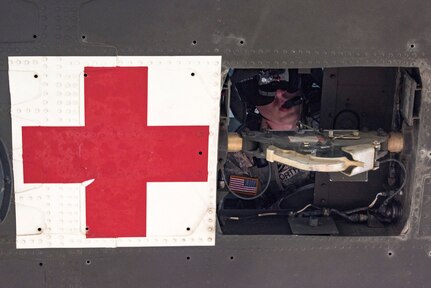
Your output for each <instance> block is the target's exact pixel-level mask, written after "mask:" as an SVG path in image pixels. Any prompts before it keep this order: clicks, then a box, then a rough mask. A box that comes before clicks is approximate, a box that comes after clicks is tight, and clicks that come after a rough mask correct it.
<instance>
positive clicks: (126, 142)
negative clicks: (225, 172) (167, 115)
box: [22, 67, 209, 238]
mask: <svg viewBox="0 0 431 288" xmlns="http://www.w3.org/2000/svg"><path fill="white" fill-rule="evenodd" d="M85 73H86V75H87V77H86V78H85V80H84V91H85V126H84V127H22V138H23V161H24V183H82V182H83V181H86V180H90V179H95V181H94V182H93V183H92V184H90V185H89V186H87V187H86V225H87V226H88V232H87V237H88V238H104V237H107V238H113V237H145V236H146V221H147V219H146V218H147V215H146V210H147V209H146V185H147V182H197V181H198V182H206V181H207V179H208V137H209V127H208V126H148V125H147V86H148V85H147V84H148V83H147V82H148V68H147V67H86V68H85ZM166 81H167V83H166V84H165V85H169V83H168V81H169V80H168V79H167V80H166ZM175 93H176V92H175V87H172V94H173V95H172V97H181V96H180V95H175ZM158 113H159V115H160V117H162V115H163V113H164V111H158ZM185 113H187V111H185ZM171 216H174V215H171Z"/></svg>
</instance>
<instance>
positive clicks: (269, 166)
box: [221, 162, 272, 200]
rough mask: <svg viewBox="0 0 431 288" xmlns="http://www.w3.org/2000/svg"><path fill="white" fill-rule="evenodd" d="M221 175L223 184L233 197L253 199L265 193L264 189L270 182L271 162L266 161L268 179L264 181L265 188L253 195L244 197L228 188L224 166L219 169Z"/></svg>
mask: <svg viewBox="0 0 431 288" xmlns="http://www.w3.org/2000/svg"><path fill="white" fill-rule="evenodd" d="M221 176H222V177H223V181H224V184H225V185H226V188H227V190H229V192H230V193H232V194H233V195H234V196H235V197H237V198H239V199H242V200H254V199H257V198H259V197H260V196H262V195H263V193H265V192H266V190H267V189H268V187H269V183H271V177H272V169H271V163H270V162H268V181H267V182H266V185H265V188H264V189H263V190H262V192H260V193H259V194H257V195H255V196H253V197H244V196H241V195H238V194H236V193H235V192H233V191H232V190H231V189H230V187H229V184H228V183H227V180H226V176H225V173H224V166H223V167H222V169H221Z"/></svg>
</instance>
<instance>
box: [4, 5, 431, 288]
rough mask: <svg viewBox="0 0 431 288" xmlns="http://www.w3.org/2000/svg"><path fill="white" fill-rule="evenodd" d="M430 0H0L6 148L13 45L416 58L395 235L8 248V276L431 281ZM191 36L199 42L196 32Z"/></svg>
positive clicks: (239, 61)
mask: <svg viewBox="0 0 431 288" xmlns="http://www.w3.org/2000/svg"><path fill="white" fill-rule="evenodd" d="M427 11H431V2H429V1H401V0H397V1H389V0H388V1H373V0H364V1H349V2H348V1H342V0H334V1H321V2H319V3H317V2H316V1H304V0H301V1H292V0H291V1H284V0H277V1H259V0H247V1H245V0H241V1H222V0H214V1H200V0H189V1H180V0H174V1H169V2H168V1H164V0H161V1H140V0H130V1H121V0H103V1H102V0H93V1H91V0H90V1H67V0H55V1H54V0H47V1H42V0H40V1H30V0H28V1H27V0H2V1H1V2H0V123H1V124H0V137H1V138H2V139H3V140H4V141H5V142H6V143H7V146H8V147H9V149H10V147H11V135H10V133H11V132H10V101H9V92H8V91H9V87H8V77H7V68H8V63H7V57H8V56H12V55H14V56H15V55H22V56H26V55H222V57H223V64H224V65H225V66H230V67H343V66H391V67H394V66H405V67H413V66H414V67H419V68H420V70H421V75H422V80H423V84H424V85H423V90H422V97H423V103H422V106H421V109H422V110H421V121H420V127H419V135H418V138H417V140H415V141H414V142H413V144H414V147H413V150H412V153H411V157H412V159H413V160H414V162H415V163H414V165H412V167H410V168H411V171H413V173H412V174H411V177H412V179H411V181H410V182H409V189H410V193H411V199H412V200H411V210H410V211H407V213H410V215H409V216H410V217H409V219H410V220H409V222H408V226H407V227H408V230H407V232H406V234H405V235H404V236H399V237H357V238H349V237H339V238H327V237H293V236H223V235H217V239H216V246H215V247H208V248H207V247H205V248H127V249H126V248H121V249H64V250H62V249H53V250H16V249H15V248H14V247H15V216H14V215H15V213H14V207H13V205H12V207H11V211H10V213H9V215H8V217H7V218H6V221H5V222H4V223H2V224H1V225H0V276H1V279H3V280H6V281H7V282H3V283H7V286H8V287H120V286H124V287H170V286H173V285H175V286H176V287H221V286H224V285H225V286H235V287H286V286H294V287H311V286H312V285H318V286H319V287H338V286H341V285H343V286H348V287H367V286H380V285H384V286H385V287H428V286H429V284H428V283H429V282H430V280H431V274H430V273H429V270H430V269H429V267H430V265H431V238H430V237H431V229H430V227H431V215H430V213H431V200H430V199H431V187H430V186H431V184H430V183H431V166H430V162H431V154H430V153H431V131H430V130H431V129H430V128H431V127H430V125H431V124H430V123H431V92H430V88H431V69H430V64H431V55H430V52H431V18H430V17H429V15H428V13H427ZM193 41H196V42H195V44H194V42H193Z"/></svg>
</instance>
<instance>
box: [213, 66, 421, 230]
mask: <svg viewBox="0 0 431 288" xmlns="http://www.w3.org/2000/svg"><path fill="white" fill-rule="evenodd" d="M277 93H278V94H277ZM280 95H281V96H280ZM420 102H421V77H420V71H419V70H418V69H416V68H403V67H347V68H316V69H230V70H229V73H228V75H227V77H226V80H225V84H224V88H223V91H222V103H221V119H220V141H219V168H220V169H219V171H220V172H219V182H218V183H219V184H218V186H219V187H218V197H217V202H218V203H217V204H218V220H219V224H220V232H221V233H222V234H234V235H239V234H243V235H258V234H263V235H265V234H268V235H270V234H288V235H289V234H293V235H339V236H384V235H400V234H402V233H403V229H406V227H407V226H406V223H407V221H408V215H409V210H410V191H409V189H408V187H409V186H410V185H409V183H410V181H411V177H410V175H411V174H412V171H411V169H410V168H409V167H412V164H413V162H412V161H414V155H415V153H416V150H415V147H416V138H417V127H418V123H419V111H420ZM270 109H276V112H275V113H273V112H271V110H270ZM277 109H278V110H277ZM289 111H290V112H291V113H290V114H291V116H292V115H295V117H296V118H295V117H293V116H292V117H293V118H292V117H291V118H290V120H286V119H288V118H289V117H288V114H289ZM280 115H281V116H280ZM283 115H284V116H285V117H284V116H283ZM286 115H287V116H286ZM271 117H272V118H271ZM274 117H275V120H274V119H273V118H274ZM283 117H284V118H283ZM283 121H285V123H284V124H286V123H287V122H288V123H287V124H289V125H290V124H292V123H294V126H289V125H287V124H286V125H279V124H280V122H283ZM281 124H283V123H281ZM274 127H275V128H274ZM334 159H337V160H336V161H335V160H334ZM340 159H342V160H340ZM337 161H338V162H337ZM335 162H337V163H335ZM287 164H290V165H287ZM337 165H338V166H337ZM343 165H344V166H343ZM268 179H269V180H268Z"/></svg>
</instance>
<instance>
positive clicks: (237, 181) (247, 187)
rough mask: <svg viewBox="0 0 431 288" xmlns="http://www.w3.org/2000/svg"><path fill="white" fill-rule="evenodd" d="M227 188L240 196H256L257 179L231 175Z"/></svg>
mask: <svg viewBox="0 0 431 288" xmlns="http://www.w3.org/2000/svg"><path fill="white" fill-rule="evenodd" d="M229 188H230V190H232V191H234V192H238V193H241V194H248V195H256V194H257V190H258V188H259V179H257V178H251V177H243V176H235V175H232V176H230V179H229Z"/></svg>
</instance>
